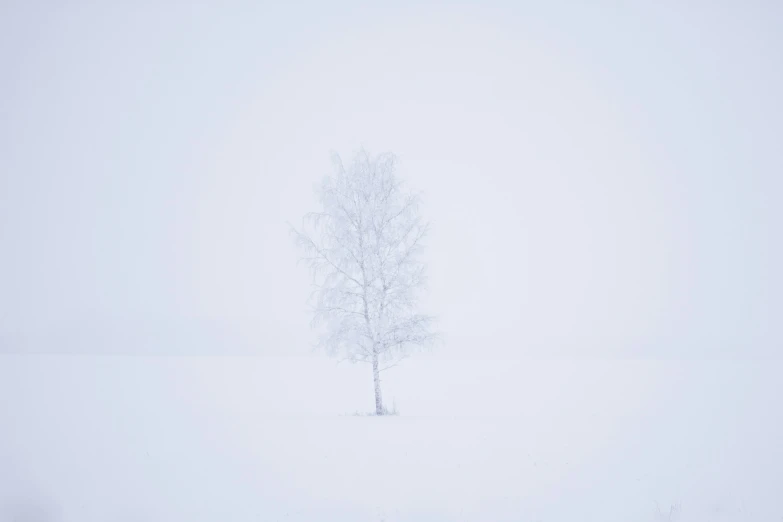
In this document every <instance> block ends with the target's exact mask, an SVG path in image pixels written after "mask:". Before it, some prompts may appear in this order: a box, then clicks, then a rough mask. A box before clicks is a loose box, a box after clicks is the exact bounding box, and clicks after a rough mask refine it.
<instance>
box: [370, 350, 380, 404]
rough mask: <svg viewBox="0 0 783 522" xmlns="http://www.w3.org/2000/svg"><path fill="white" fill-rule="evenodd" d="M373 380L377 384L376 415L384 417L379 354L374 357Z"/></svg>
mask: <svg viewBox="0 0 783 522" xmlns="http://www.w3.org/2000/svg"><path fill="white" fill-rule="evenodd" d="M372 378H373V382H374V383H375V414H376V415H383V399H382V398H381V371H380V368H379V366H378V354H377V353H375V354H373V356H372Z"/></svg>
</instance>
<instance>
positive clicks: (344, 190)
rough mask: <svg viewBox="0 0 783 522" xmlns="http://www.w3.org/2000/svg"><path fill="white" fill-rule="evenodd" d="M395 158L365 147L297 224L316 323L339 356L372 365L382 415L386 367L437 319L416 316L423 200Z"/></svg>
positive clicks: (338, 169)
mask: <svg viewBox="0 0 783 522" xmlns="http://www.w3.org/2000/svg"><path fill="white" fill-rule="evenodd" d="M396 166H397V158H396V156H395V155H394V154H391V153H386V154H381V155H378V156H375V157H371V156H370V155H368V154H367V152H366V151H364V150H361V151H360V152H359V153H357V154H356V156H355V157H354V160H353V163H352V164H351V165H350V166H349V167H348V168H345V166H344V165H343V162H342V160H341V159H340V157H339V156H335V157H334V167H335V172H334V175H333V176H331V177H327V178H326V179H325V180H324V182H323V183H322V184H321V186H320V187H319V188H318V189H317V193H318V196H319V198H320V201H321V205H322V210H321V211H320V212H313V213H310V214H308V215H307V216H305V219H304V222H303V228H302V230H296V229H293V233H294V235H295V236H296V241H297V244H298V245H299V246H300V247H301V248H302V250H303V251H304V253H305V256H304V257H303V260H304V261H306V262H307V263H308V265H309V266H310V269H311V271H312V274H313V286H314V292H313V305H314V310H313V312H314V318H313V322H314V324H319V323H321V324H324V325H325V326H326V328H325V333H324V335H323V336H322V337H321V344H322V345H323V346H324V347H325V348H326V350H327V351H328V352H329V353H330V354H332V355H335V356H339V357H342V358H344V359H347V360H350V361H354V362H366V363H370V364H372V373H373V383H374V386H375V413H376V414H377V415H383V414H384V413H385V409H384V406H383V399H382V396H381V377H380V374H381V372H382V371H384V370H386V369H388V368H391V367H392V366H395V365H396V364H398V363H399V362H400V361H401V360H402V359H404V358H405V357H407V356H408V355H409V354H410V352H411V350H412V349H413V348H415V347H421V346H424V345H426V344H428V343H430V342H431V341H433V340H434V339H435V338H436V334H434V333H433V332H432V323H433V318H432V317H431V316H428V315H423V314H420V313H417V297H418V293H419V291H420V290H421V289H422V288H423V287H424V284H425V267H424V264H423V263H422V262H420V261H419V254H420V252H421V249H422V240H423V239H424V237H425V235H426V234H427V229H428V224H427V223H424V222H423V221H422V219H421V217H420V215H419V202H420V201H419V197H418V196H417V195H416V194H415V193H413V192H410V191H408V190H407V189H406V188H405V186H404V184H403V182H402V181H401V180H400V179H399V178H398V177H397V175H396Z"/></svg>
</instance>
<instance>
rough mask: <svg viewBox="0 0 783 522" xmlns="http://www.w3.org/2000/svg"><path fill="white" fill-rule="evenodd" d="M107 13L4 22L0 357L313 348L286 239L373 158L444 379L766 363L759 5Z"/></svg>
mask: <svg viewBox="0 0 783 522" xmlns="http://www.w3.org/2000/svg"><path fill="white" fill-rule="evenodd" d="M64 4H67V5H64ZM124 4H125V5H124V6H121V5H119V3H116V2H108V3H103V4H100V5H99V3H97V2H84V3H77V2H67V3H65V2H64V3H56V5H55V3H50V5H47V3H45V2H16V3H13V2H5V3H3V5H2V7H0V67H1V69H0V75H2V76H0V79H1V80H2V81H0V245H1V246H0V352H24V351H53V352H89V353H120V352H122V353H142V352H144V353H149V352H154V353H202V352H205V351H206V352H209V353H249V352H250V353H263V354H270V353H275V354H279V353H303V352H305V351H307V350H308V349H309V344H308V343H309V342H310V341H311V340H312V335H311V333H310V332H309V331H308V321H309V318H308V315H307V313H306V299H307V296H308V294H309V289H308V283H309V280H308V275H307V271H306V269H305V268H304V267H303V266H298V267H297V265H296V259H297V255H298V254H297V252H296V250H295V248H294V246H293V242H292V241H291V238H290V237H289V235H288V228H287V225H286V222H287V221H290V222H292V223H298V222H299V219H300V218H301V216H302V215H303V214H304V213H305V212H306V211H308V210H313V209H314V205H315V198H314V196H313V194H312V187H313V185H314V183H315V182H317V181H318V180H320V179H321V177H322V176H323V175H326V174H329V172H330V153H331V151H336V152H339V153H341V154H343V155H344V156H350V155H351V153H352V151H353V150H355V149H356V148H358V147H359V146H361V145H364V146H365V147H367V148H368V149H369V150H370V151H371V152H373V151H374V152H380V151H386V150H391V151H394V152H396V153H398V154H399V155H400V157H401V160H402V167H401V175H402V176H403V177H404V178H406V179H407V180H408V181H409V182H410V184H411V185H412V186H413V187H414V188H417V189H420V190H423V191H424V192H425V207H424V208H425V213H426V215H427V216H428V217H429V218H431V219H432V221H433V231H432V235H431V237H430V240H429V248H428V251H427V259H428V261H429V266H430V279H431V280H430V292H429V294H428V296H427V298H426V300H425V302H424V304H425V305H426V308H427V310H428V311H430V312H433V313H435V314H436V315H438V316H439V317H440V327H441V329H442V330H443V331H444V333H445V335H446V337H445V338H446V343H445V345H444V346H443V347H442V348H441V349H442V350H443V352H444V353H445V352H450V353H454V354H460V355H462V354H470V353H473V354H475V355H478V356H480V357H516V356H523V355H544V356H547V355H562V354H575V355H579V354H585V355H605V354H610V355H622V356H687V357H691V356H694V357H702V356H711V357H723V356H738V357H745V356H759V355H774V356H778V355H779V348H780V347H781V346H783V321H780V318H781V317H783V298H782V297H781V295H783V277H781V269H780V267H781V266H783V247H782V246H781V239H780V226H781V225H780V224H781V223H783V210H781V207H780V206H779V202H780V201H781V195H783V157H782V156H781V153H780V144H781V138H783V101H782V99H781V95H780V93H781V92H783V72H782V71H783V67H781V64H783V36H781V35H782V34H783V31H782V30H781V29H783V10H781V8H780V5H779V4H778V3H776V2H772V1H770V2H760V1H756V2H734V3H733V7H719V6H716V5H715V4H714V3H706V2H704V3H699V2H658V3H656V5H648V4H651V3H649V2H638V3H637V7H636V8H630V7H627V6H626V7H624V8H618V7H617V6H615V5H613V4H614V3H611V2H607V3H606V4H604V5H603V6H598V5H595V4H594V5H593V7H586V6H583V5H582V3H581V2H551V3H546V4H547V7H530V6H524V5H517V3H516V2H512V3H508V4H502V3H496V4H491V5H490V4H485V3H481V5H479V3H475V4H472V5H471V4H467V3H463V4H461V5H452V6H450V7H447V6H445V5H443V4H435V3H433V4H431V5H429V6H426V7H422V6H416V7H414V6H404V5H402V4H397V3H394V6H393V7H392V4H389V3H387V4H386V6H385V7H382V8H364V7H361V8H360V7H359V6H358V5H353V4H351V3H332V4H330V5H323V4H321V3H317V4H315V3H314V4H313V5H306V4H298V5H289V6H288V7H285V8H282V7H272V6H271V4H270V5H269V6H260V5H254V6H253V7H250V6H251V3H250V2H248V3H246V4H243V5H240V4H239V3H230V5H229V4H226V3H213V5H212V7H209V8H207V7H204V6H196V7H193V6H190V5H187V3H184V2H160V3H158V4H160V5H154V4H155V3H153V2H149V3H144V2H139V3H138V5H132V4H135V3H134V2H129V3H124ZM144 4H146V5H144ZM684 4H688V5H689V6H690V7H685V6H684Z"/></svg>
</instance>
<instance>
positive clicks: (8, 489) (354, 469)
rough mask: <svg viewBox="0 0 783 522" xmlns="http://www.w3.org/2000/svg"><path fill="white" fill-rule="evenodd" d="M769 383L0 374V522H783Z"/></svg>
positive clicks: (741, 370)
mask: <svg viewBox="0 0 783 522" xmlns="http://www.w3.org/2000/svg"><path fill="white" fill-rule="evenodd" d="M781 370H783V364H781V363H779V362H778V363H769V362H765V363H760V362H757V363H738V362H671V361H669V362H654V361H549V362H547V361H517V362H509V361H465V360H437V359H435V358H426V357H420V358H418V359H412V360H409V361H407V362H406V363H405V364H404V365H403V366H401V367H399V368H395V369H393V370H390V371H389V372H388V374H387V375H386V376H385V382H384V386H385V393H386V399H387V402H389V403H391V402H392V401H394V402H395V403H396V405H397V407H398V408H399V409H400V412H401V415H400V416H399V417H387V418H374V417H356V416H352V415H350V414H351V413H353V412H355V411H357V410H358V411H367V410H369V409H370V408H371V403H372V397H371V382H370V381H371V376H370V373H369V371H368V369H367V368H364V367H358V366H350V365H340V366H335V363H334V362H333V361H330V360H325V359H320V358H288V359H285V358H262V357H258V358H252V357H224V358H217V357H202V358H185V357H168V358H167V357H158V358H156V357H90V356H11V355H4V356H0V397H2V399H0V520H2V521H6V520H10V521H14V520H19V521H25V522H33V521H35V522H61V521H74V522H76V521H78V522H89V521H96V522H97V521H101V522H104V521H108V520H111V521H118V522H123V521H166V522H172V521H187V522H200V521H229V520H230V521H250V520H253V521H275V520H286V521H299V520H301V521H305V520H306V521H322V520H323V521H327V520H328V521H331V520H334V521H340V522H354V521H355V522H359V521H362V522H371V521H381V520H383V521H389V522H390V521H397V520H405V521H422V522H424V521H427V522H431V521H447V520H448V521H451V520H470V521H505V520H508V521H511V520H514V521H555V522H565V521H568V522H575V521H579V522H583V521H601V522H611V521H617V522H621V521H622V522H629V521H654V520H668V518H667V517H663V518H656V517H657V516H658V515H657V511H658V509H660V511H663V512H668V510H669V507H670V506H671V505H673V504H679V505H680V514H679V516H677V517H672V518H671V520H679V521H724V520H737V521H753V522H763V521H780V520H781V519H782V518H783V407H781V398H783V382H781V381H782V380H781V379H780V377H779V376H780V375H781Z"/></svg>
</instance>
